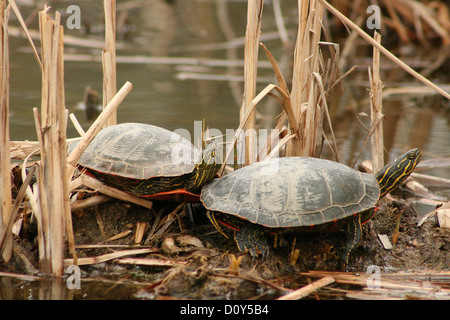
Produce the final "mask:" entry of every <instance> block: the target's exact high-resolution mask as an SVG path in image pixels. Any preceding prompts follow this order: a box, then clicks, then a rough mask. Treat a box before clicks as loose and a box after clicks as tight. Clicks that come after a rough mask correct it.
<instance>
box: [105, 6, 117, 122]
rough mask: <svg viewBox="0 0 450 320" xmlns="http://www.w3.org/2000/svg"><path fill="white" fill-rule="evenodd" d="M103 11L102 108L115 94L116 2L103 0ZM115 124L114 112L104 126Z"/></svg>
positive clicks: (115, 116) (115, 115)
mask: <svg viewBox="0 0 450 320" xmlns="http://www.w3.org/2000/svg"><path fill="white" fill-rule="evenodd" d="M103 5H104V10H105V47H104V49H103V51H102V66H103V108H106V106H107V105H108V103H109V102H110V101H111V99H112V98H113V97H114V95H115V94H116V92H117V79H116V1H115V0H104V3H103ZM115 124H117V113H116V111H114V112H113V113H112V114H111V116H110V117H109V118H108V120H107V122H106V125H107V126H111V125H115Z"/></svg>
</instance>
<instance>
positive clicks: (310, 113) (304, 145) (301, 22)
mask: <svg viewBox="0 0 450 320" xmlns="http://www.w3.org/2000/svg"><path fill="white" fill-rule="evenodd" d="M298 10H299V13H298V33H297V40H296V44H295V51H294V67H293V78H292V89H291V101H292V106H293V108H294V113H295V121H296V122H297V127H298V128H299V132H298V139H293V140H291V141H290V143H289V144H288V145H287V152H286V155H287V156H315V155H316V154H317V152H316V145H317V144H318V142H319V140H321V137H322V130H321V129H322V127H321V123H322V121H323V112H324V106H323V105H322V106H321V105H320V99H321V98H320V97H321V92H320V87H321V86H320V84H319V83H318V82H317V81H316V79H317V80H319V81H321V80H320V79H319V78H320V77H321V76H320V51H319V41H320V36H321V29H322V20H323V12H324V8H323V6H322V5H320V4H319V3H318V1H316V0H310V1H300V0H299V1H298ZM314 75H316V76H314ZM317 76H318V77H317Z"/></svg>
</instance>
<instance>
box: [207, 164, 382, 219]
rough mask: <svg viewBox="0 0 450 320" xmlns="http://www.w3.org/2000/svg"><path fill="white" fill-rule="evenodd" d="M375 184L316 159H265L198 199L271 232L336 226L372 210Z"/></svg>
mask: <svg viewBox="0 0 450 320" xmlns="http://www.w3.org/2000/svg"><path fill="white" fill-rule="evenodd" d="M379 195H380V188H379V185H378V183H377V180H376V179H375V178H374V177H373V176H372V175H370V174H366V173H362V172H359V171H357V170H354V169H352V168H350V167H348V166H346V165H343V164H340V163H337V162H334V161H330V160H323V159H317V158H308V157H286V158H276V159H268V160H264V161H261V162H257V163H254V164H252V165H249V166H246V167H244V168H242V169H239V170H236V171H234V172H232V173H229V174H227V175H225V176H224V177H222V178H219V179H213V180H211V181H210V182H209V183H208V184H207V185H206V186H205V187H203V189H202V193H201V197H200V200H201V201H202V202H203V204H204V206H205V207H206V208H207V209H208V210H210V211H219V212H223V213H227V214H230V215H233V216H237V217H239V218H242V219H245V220H248V221H250V222H253V223H256V224H259V225H263V226H266V227H271V228H289V227H309V228H312V227H314V226H317V225H321V224H327V225H329V224H330V223H331V222H335V223H336V222H338V221H339V220H342V219H346V218H348V217H350V216H352V215H355V214H358V213H361V212H363V211H366V210H368V209H371V208H373V207H374V206H375V204H376V202H377V201H378V198H379Z"/></svg>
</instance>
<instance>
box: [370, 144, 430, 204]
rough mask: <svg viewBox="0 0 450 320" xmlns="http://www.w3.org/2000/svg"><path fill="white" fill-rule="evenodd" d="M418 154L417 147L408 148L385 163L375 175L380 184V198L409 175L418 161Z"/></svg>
mask: <svg viewBox="0 0 450 320" xmlns="http://www.w3.org/2000/svg"><path fill="white" fill-rule="evenodd" d="M420 155H421V153H420V150H419V149H418V148H415V149H412V150H409V151H408V152H406V153H405V154H404V155H402V156H401V157H399V158H398V159H397V160H395V161H394V162H391V163H389V164H387V165H386V166H385V167H384V168H383V169H381V170H380V171H379V172H378V173H377V174H376V175H375V178H376V179H377V181H378V184H379V185H380V198H381V197H383V196H384V195H386V194H387V193H388V192H391V191H392V190H394V189H395V188H397V187H398V186H399V185H400V184H401V183H402V182H403V181H405V179H406V178H408V177H409V175H410V174H411V172H413V170H414V168H415V167H416V165H417V164H418V163H419V162H420Z"/></svg>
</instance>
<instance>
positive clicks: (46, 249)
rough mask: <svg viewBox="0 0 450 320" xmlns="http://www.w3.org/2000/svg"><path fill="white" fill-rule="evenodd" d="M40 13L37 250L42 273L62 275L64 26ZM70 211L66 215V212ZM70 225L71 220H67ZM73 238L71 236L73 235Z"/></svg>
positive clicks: (65, 200)
mask: <svg viewBox="0 0 450 320" xmlns="http://www.w3.org/2000/svg"><path fill="white" fill-rule="evenodd" d="M47 11H48V8H45V9H44V10H43V11H41V12H39V26H40V31H41V39H42V40H41V44H42V48H41V52H42V65H43V69H42V70H43V72H42V97H41V117H40V119H38V118H36V122H37V125H38V126H39V127H38V128H37V133H38V137H39V138H40V139H39V141H40V142H41V160H40V165H39V167H38V174H37V176H38V182H39V195H40V197H39V203H40V207H41V214H42V217H41V218H40V219H38V221H39V220H40V222H41V225H40V228H41V232H40V233H39V235H40V236H42V237H43V239H42V241H41V242H40V243H41V245H43V246H42V247H40V248H39V252H40V257H41V258H43V259H42V260H41V261H40V263H41V267H42V268H41V270H42V271H43V272H44V273H48V274H54V275H55V276H58V277H60V276H62V275H63V259H64V238H65V235H67V234H66V232H65V231H66V228H65V222H67V221H66V219H67V217H68V216H69V215H70V206H69V205H68V203H69V202H68V201H69V200H68V196H69V195H68V189H67V188H68V184H67V181H66V179H65V177H66V174H65V172H66V169H65V164H66V140H65V132H66V125H67V112H66V110H65V105H64V92H63V91H64V65H63V61H64V60H63V59H64V58H63V52H64V46H63V41H62V38H63V27H62V26H61V25H60V21H61V16H60V14H59V12H56V13H55V20H53V19H51V18H50V17H49V16H48V14H47ZM66 210H69V212H66ZM70 222H71V221H70ZM72 236H73V235H72Z"/></svg>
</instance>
